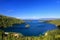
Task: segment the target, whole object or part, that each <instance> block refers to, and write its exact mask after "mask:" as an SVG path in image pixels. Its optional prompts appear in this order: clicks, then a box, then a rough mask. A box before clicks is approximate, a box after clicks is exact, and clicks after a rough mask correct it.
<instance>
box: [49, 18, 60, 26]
mask: <svg viewBox="0 0 60 40" xmlns="http://www.w3.org/2000/svg"><path fill="white" fill-rule="evenodd" d="M49 23H52V24H55V25H60V19H56V20H50V21H49Z"/></svg>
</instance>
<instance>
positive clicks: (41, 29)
mask: <svg viewBox="0 0 60 40" xmlns="http://www.w3.org/2000/svg"><path fill="white" fill-rule="evenodd" d="M27 24H29V27H28V28H26V25H27ZM56 28H57V27H56V26H55V25H54V24H50V23H47V22H39V21H38V20H32V21H25V23H24V24H14V25H13V26H12V27H7V28H5V29H4V31H5V32H17V33H22V34H23V35H24V36H39V35H43V34H44V33H45V32H46V31H49V30H54V29H56Z"/></svg>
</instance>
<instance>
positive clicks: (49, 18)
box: [39, 18, 59, 20]
mask: <svg viewBox="0 0 60 40" xmlns="http://www.w3.org/2000/svg"><path fill="white" fill-rule="evenodd" d="M56 19H59V18H41V19H39V20H56Z"/></svg>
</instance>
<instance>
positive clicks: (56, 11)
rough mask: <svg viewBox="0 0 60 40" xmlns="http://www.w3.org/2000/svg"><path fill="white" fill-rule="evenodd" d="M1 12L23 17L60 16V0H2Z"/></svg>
mask: <svg viewBox="0 0 60 40" xmlns="http://www.w3.org/2000/svg"><path fill="white" fill-rule="evenodd" d="M0 14H3V15H6V16H12V17H16V18H21V19H40V18H60V0H0Z"/></svg>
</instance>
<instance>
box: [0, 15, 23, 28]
mask: <svg viewBox="0 0 60 40" xmlns="http://www.w3.org/2000/svg"><path fill="white" fill-rule="evenodd" d="M17 23H19V24H21V23H24V21H22V20H21V19H17V18H13V17H8V16H4V15H0V27H1V26H3V27H8V26H12V24H17Z"/></svg>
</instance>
